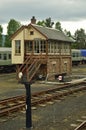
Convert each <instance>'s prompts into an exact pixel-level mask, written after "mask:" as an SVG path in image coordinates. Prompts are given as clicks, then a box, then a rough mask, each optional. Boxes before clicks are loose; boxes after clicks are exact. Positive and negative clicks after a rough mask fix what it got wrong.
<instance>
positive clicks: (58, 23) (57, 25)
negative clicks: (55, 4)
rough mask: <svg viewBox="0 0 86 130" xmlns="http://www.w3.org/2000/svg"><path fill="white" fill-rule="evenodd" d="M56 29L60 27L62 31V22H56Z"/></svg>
mask: <svg viewBox="0 0 86 130" xmlns="http://www.w3.org/2000/svg"><path fill="white" fill-rule="evenodd" d="M55 29H58V30H59V31H61V32H62V27H61V23H60V22H56V24H55Z"/></svg>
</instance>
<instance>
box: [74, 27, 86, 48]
mask: <svg viewBox="0 0 86 130" xmlns="http://www.w3.org/2000/svg"><path fill="white" fill-rule="evenodd" d="M74 36H75V40H76V47H77V49H86V34H85V30H84V29H82V28H81V29H80V30H76V32H75V34H74Z"/></svg>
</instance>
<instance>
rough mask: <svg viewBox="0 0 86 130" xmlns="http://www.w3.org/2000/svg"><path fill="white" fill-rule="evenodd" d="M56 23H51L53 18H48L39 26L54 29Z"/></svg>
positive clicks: (39, 22)
mask: <svg viewBox="0 0 86 130" xmlns="http://www.w3.org/2000/svg"><path fill="white" fill-rule="evenodd" d="M53 24H54V22H52V21H51V18H50V17H49V18H46V19H45V20H42V21H38V23H37V25H41V26H44V27H49V28H52V26H53Z"/></svg>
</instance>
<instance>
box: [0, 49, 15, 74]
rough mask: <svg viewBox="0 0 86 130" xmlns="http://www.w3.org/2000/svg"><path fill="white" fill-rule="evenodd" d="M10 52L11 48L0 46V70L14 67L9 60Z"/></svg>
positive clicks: (8, 70) (3, 70)
mask: <svg viewBox="0 0 86 130" xmlns="http://www.w3.org/2000/svg"><path fill="white" fill-rule="evenodd" d="M11 52H12V49H11V48H8V47H1V48H0V72H11V71H12V69H13V68H14V66H13V65H12V62H11Z"/></svg>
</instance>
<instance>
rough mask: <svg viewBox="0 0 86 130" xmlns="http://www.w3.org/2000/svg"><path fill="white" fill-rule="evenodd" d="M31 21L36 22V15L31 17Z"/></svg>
mask: <svg viewBox="0 0 86 130" xmlns="http://www.w3.org/2000/svg"><path fill="white" fill-rule="evenodd" d="M31 23H32V24H36V19H35V16H33V17H32V19H31Z"/></svg>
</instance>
